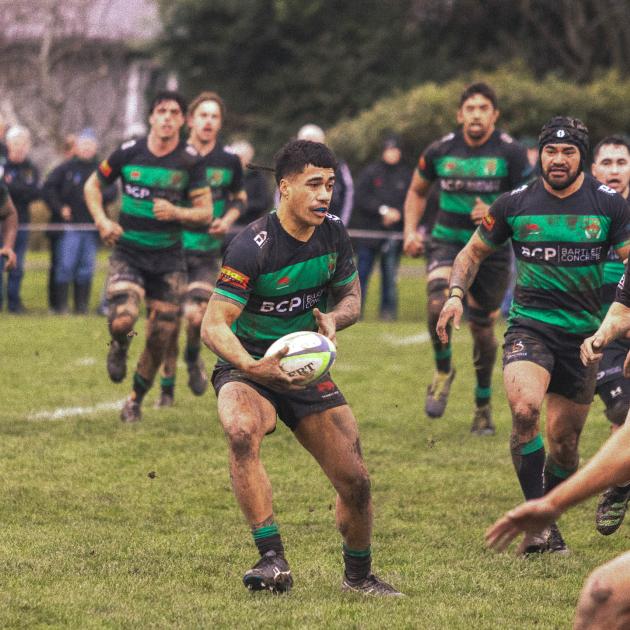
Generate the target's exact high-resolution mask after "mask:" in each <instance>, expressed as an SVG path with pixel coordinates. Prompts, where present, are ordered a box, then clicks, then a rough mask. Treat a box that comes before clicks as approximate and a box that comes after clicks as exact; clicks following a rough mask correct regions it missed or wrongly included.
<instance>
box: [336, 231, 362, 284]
mask: <svg viewBox="0 0 630 630" xmlns="http://www.w3.org/2000/svg"><path fill="white" fill-rule="evenodd" d="M338 223H339V232H340V239H339V249H338V253H337V264H336V266H335V273H334V274H333V277H332V278H331V281H330V283H331V285H332V286H333V287H342V286H344V285H346V284H349V283H350V282H352V281H353V280H354V279H355V278H356V277H357V267H356V265H355V262H354V254H353V251H352V243H351V242H350V237H349V236H348V232H347V231H346V228H345V227H344V226H343V224H342V223H341V221H338Z"/></svg>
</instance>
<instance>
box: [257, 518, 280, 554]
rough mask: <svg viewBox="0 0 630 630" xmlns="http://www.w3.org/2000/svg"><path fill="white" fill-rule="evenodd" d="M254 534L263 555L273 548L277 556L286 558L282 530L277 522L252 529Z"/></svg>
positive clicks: (259, 550) (259, 551)
mask: <svg viewBox="0 0 630 630" xmlns="http://www.w3.org/2000/svg"><path fill="white" fill-rule="evenodd" d="M252 536H253V537H254V542H255V543H256V547H258V553H260V555H261V556H264V555H265V554H266V553H267V552H268V551H270V550H272V549H273V551H275V552H276V555H277V556H280V557H281V558H284V546H283V544H282V538H280V530H279V529H278V526H277V525H276V524H275V523H272V524H271V525H265V526H264V527H259V528H257V529H252Z"/></svg>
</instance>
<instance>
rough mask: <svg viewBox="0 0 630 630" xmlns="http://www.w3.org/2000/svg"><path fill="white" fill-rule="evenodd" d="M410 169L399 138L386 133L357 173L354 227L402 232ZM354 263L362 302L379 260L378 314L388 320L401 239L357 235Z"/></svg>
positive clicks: (393, 310) (394, 310)
mask: <svg viewBox="0 0 630 630" xmlns="http://www.w3.org/2000/svg"><path fill="white" fill-rule="evenodd" d="M411 175H412V169H411V167H409V166H408V165H407V164H405V163H404V162H403V161H402V152H401V147H400V139H399V138H398V137H397V136H394V135H389V136H387V137H386V138H385V139H384V141H383V145H382V150H381V155H380V158H379V159H378V160H377V161H376V162H372V163H371V164H369V165H368V166H367V167H366V168H365V169H364V170H363V172H362V173H361V174H360V175H359V178H358V180H357V188H356V195H355V215H356V217H355V218H356V224H357V227H359V228H361V229H364V230H372V231H375V232H379V233H380V234H381V235H382V234H383V233H384V232H386V233H389V234H391V235H392V236H394V235H396V234H398V235H399V236H401V235H402V227H403V222H402V211H403V204H404V203H405V195H406V193H407V188H408V187H409V182H410V181H411ZM356 253H357V267H358V272H359V280H360V282H361V298H362V306H363V305H364V304H365V298H366V296H367V290H368V282H369V279H370V276H371V275H372V270H373V268H374V263H375V262H376V260H377V259H379V260H380V267H381V298H380V306H379V317H380V319H382V320H384V321H392V320H395V319H396V318H397V315H398V287H397V282H398V280H397V276H398V267H399V265H400V255H401V253H402V241H401V240H399V239H395V238H390V237H387V236H385V237H383V236H380V237H379V238H365V239H359V240H358V241H357V245H356Z"/></svg>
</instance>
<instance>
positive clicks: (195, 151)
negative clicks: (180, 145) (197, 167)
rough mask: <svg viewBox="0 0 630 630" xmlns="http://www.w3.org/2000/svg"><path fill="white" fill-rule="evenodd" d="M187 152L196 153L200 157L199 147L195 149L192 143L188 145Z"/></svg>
mask: <svg viewBox="0 0 630 630" xmlns="http://www.w3.org/2000/svg"><path fill="white" fill-rule="evenodd" d="M186 153H188V154H190V155H194V156H195V157H199V151H197V149H195V147H193V145H192V144H187V145H186Z"/></svg>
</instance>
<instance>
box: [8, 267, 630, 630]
mask: <svg viewBox="0 0 630 630" xmlns="http://www.w3.org/2000/svg"><path fill="white" fill-rule="evenodd" d="M31 261H32V265H31V268H30V269H29V271H28V273H27V276H26V279H25V290H24V300H25V303H26V305H27V306H28V307H30V308H31V312H30V313H29V314H28V315H26V316H22V317H16V316H9V315H6V314H2V315H0V322H1V327H2V354H1V356H2V361H1V364H0V365H1V370H0V373H1V382H2V385H0V387H1V395H0V400H1V401H2V404H1V406H0V433H1V437H0V449H1V454H0V462H1V464H0V465H1V470H2V475H1V477H0V484H1V486H0V487H1V492H2V499H1V502H0V518H1V522H2V534H3V535H2V537H1V538H0V579H1V581H2V588H1V589H0V626H1V627H6V628H12V627H29V628H30V627H41V628H44V627H73V628H93V627H109V628H118V627H121V628H122V627H127V628H129V627H134V628H161V627H178V628H197V627H204V628H254V627H269V628H273V627H277V628H289V627H292V628H319V627H328V628H383V627H388V628H448V629H450V628H470V627H472V626H474V627H475V629H476V630H481V629H486V628H488V629H490V628H533V627H536V628H567V627H569V626H570V622H571V619H572V616H573V608H574V606H575V602H576V600H577V597H578V593H579V590H580V587H581V584H582V582H583V580H584V578H585V576H586V575H587V574H588V572H589V571H590V570H591V569H592V568H594V567H595V566H596V565H598V564H600V563H602V562H604V561H606V560H608V559H610V558H612V557H613V556H615V555H617V554H618V553H620V552H621V551H623V550H625V548H626V547H627V543H628V539H627V536H628V534H627V532H628V529H627V526H624V527H623V528H622V529H621V531H620V532H619V533H618V534H616V535H615V536H613V537H611V538H604V537H602V536H600V535H599V534H597V533H596V532H595V530H594V525H593V521H594V505H595V501H594V500H592V501H590V502H589V503H587V504H584V505H582V506H580V507H578V508H576V509H574V510H573V511H571V512H570V513H569V514H568V515H566V516H565V517H563V519H562V521H561V528H562V531H563V533H564V534H565V538H566V539H567V542H568V544H569V546H570V548H571V550H572V555H571V556H569V557H568V558H559V557H542V558H534V559H530V560H527V561H524V560H520V559H517V558H515V557H514V556H513V555H511V554H503V555H496V554H493V553H490V552H488V551H486V550H485V549H484V546H483V532H484V530H485V528H486V527H487V526H488V525H489V524H490V523H491V522H492V521H493V520H494V519H495V518H496V517H497V516H499V515H500V514H501V513H502V512H503V511H504V510H506V509H507V508H509V507H511V506H512V505H514V504H515V503H516V502H519V501H520V500H521V495H520V490H519V488H518V483H517V481H516V478H515V475H514V472H513V469H512V464H511V460H510V456H509V451H508V432H509V424H510V423H509V414H508V411H507V407H506V404H505V398H504V396H503V391H502V385H501V382H500V368H499V367H497V369H496V373H495V390H496V392H497V393H496V397H495V402H494V409H495V420H496V423H497V427H498V431H497V435H496V436H495V437H492V438H478V437H473V436H471V435H470V434H469V426H470V420H471V414H472V409H473V402H472V390H473V384H474V383H473V374H472V367H471V359H470V355H471V344H470V341H469V336H468V333H467V332H466V331H461V332H460V333H459V334H458V335H457V337H456V341H455V357H456V359H455V360H456V365H457V366H458V370H459V371H458V376H457V379H456V380H455V382H454V388H453V392H452V397H451V400H450V402H449V406H448V409H447V413H446V416H445V417H444V418H443V419H441V420H438V421H429V420H428V419H426V418H425V417H424V416H423V414H422V413H421V409H422V405H423V397H424V390H425V388H426V384H427V382H428V381H429V379H430V377H431V372H432V362H431V348H430V344H429V343H428V342H427V341H426V340H424V337H422V336H420V335H419V333H421V332H423V331H424V330H425V326H424V323H423V320H424V317H423V315H422V312H423V301H424V298H423V295H422V279H421V277H420V274H419V267H417V266H416V267H407V266H405V267H404V268H403V270H402V271H403V273H402V274H401V275H402V278H401V301H402V306H401V319H400V321H398V322H396V323H392V324H383V323H379V322H377V321H375V318H374V313H375V304H374V296H375V294H376V289H377V286H376V282H377V279H375V281H374V282H375V284H374V286H373V287H372V290H371V294H370V301H369V304H368V309H367V315H366V319H365V321H364V322H361V323H359V324H358V325H356V326H354V327H353V328H351V329H349V330H348V331H344V332H343V333H341V334H340V338H339V358H338V363H337V365H336V367H335V370H334V376H335V379H336V380H337V382H338V383H339V385H340V386H341V388H342V389H343V391H344V393H345V395H346V397H347V398H348V400H349V401H350V403H351V405H352V407H353V409H354V411H355V414H356V416H357V418H358V419H359V423H360V427H361V434H362V442H363V450H364V454H365V458H366V460H367V463H368V466H369V469H370V473H371V477H372V484H373V494H374V503H375V535H374V543H373V549H374V566H375V569H376V570H377V572H378V573H379V574H380V575H381V576H383V577H384V578H386V579H388V580H390V581H391V582H392V583H393V584H395V585H396V586H397V587H399V588H400V589H401V590H403V591H404V592H405V593H406V594H407V597H406V598H405V599H401V600H395V601H391V600H388V601H383V600H378V601H377V600H372V599H361V598H356V597H353V596H345V595H343V594H342V593H341V592H340V590H339V586H340V581H341V571H342V562H341V554H340V548H341V542H340V539H339V536H338V534H337V533H336V531H335V529H334V515H333V510H332V505H333V503H334V493H333V492H332V490H331V487H330V486H329V484H328V482H327V481H326V479H325V478H324V476H323V475H322V474H321V473H320V471H319V470H318V468H317V466H316V464H315V463H314V462H313V461H312V460H311V459H310V457H309V456H308V455H307V454H306V453H305V452H304V451H303V450H301V447H300V446H299V445H298V444H297V442H296V441H295V440H294V439H293V438H292V436H291V434H290V432H289V431H288V430H287V429H286V428H285V427H284V426H280V425H281V423H279V428H278V430H277V431H276V432H275V434H273V435H272V436H270V437H269V438H267V440H266V441H265V445H264V449H263V457H264V461H265V464H266V466H267V469H268V471H269V474H270V476H271V479H272V482H273V485H274V493H275V511H276V515H277V519H278V522H279V523H280V526H281V531H282V534H283V537H284V540H285V548H286V550H287V557H288V559H289V561H290V563H291V567H292V570H293V573H294V578H295V587H294V590H293V592H292V593H291V594H290V595H289V596H287V597H274V596H269V595H268V594H266V593H259V594H251V593H249V592H247V591H246V590H245V589H244V588H243V586H242V584H241V577H242V573H243V571H244V570H245V569H246V568H248V567H249V566H250V565H251V564H252V563H253V562H254V561H255V560H256V550H255V547H254V545H253V543H252V541H251V537H250V534H249V532H248V529H247V527H246V526H245V524H244V523H243V520H242V517H241V515H240V513H239V511H238V509H237V507H236V504H235V501H234V499H233V497H232V494H231V490H230V485H229V477H228V472H227V457H226V447H225V443H224V439H223V436H222V432H221V430H220V427H219V424H218V421H217V416H216V410H215V399H214V396H213V394H211V393H208V394H207V395H206V396H204V397H202V398H195V397H193V396H192V394H190V392H189V391H188V390H187V389H186V387H185V370H183V369H182V368H181V367H180V373H179V376H180V381H181V382H180V383H179V385H178V389H177V405H176V407H175V408H173V409H170V410H156V409H153V403H154V400H155V397H156V394H155V392H151V393H150V394H149V395H148V397H147V401H146V405H145V413H144V419H143V421H142V422H141V423H139V424H138V425H133V426H126V425H123V424H121V423H120V421H119V420H118V401H121V399H122V398H124V396H125V395H126V394H127V393H128V391H127V388H128V387H129V380H128V381H127V383H126V384H124V385H119V386H116V385H114V384H112V383H110V382H109V381H108V379H107V376H106V373H105V367H104V359H105V353H106V343H107V341H108V337H107V331H106V325H105V321H104V319H102V318H99V317H97V316H95V315H94V316H86V317H71V316H69V317H53V316H49V315H47V314H46V311H45V306H44V303H45V290H44V286H45V272H44V270H43V258H42V257H41V255H33V256H31ZM100 281H102V277H100V278H99V282H100ZM97 284H98V283H97ZM138 332H139V334H140V336H139V338H138V339H136V340H135V341H134V343H133V344H132V352H131V361H130V365H131V366H133V364H134V362H135V359H136V358H137V356H138V353H139V351H140V349H141V345H142V341H141V339H142V325H141V324H139V325H138ZM405 339H408V342H407V343H406V344H405V343H403V340H405ZM206 359H207V362H208V363H211V362H212V360H211V356H210V353H208V352H206ZM72 408H74V409H72ZM55 410H56V414H55ZM607 431H608V427H607V425H606V422H605V420H604V417H603V413H602V408H601V405H600V403H596V404H595V405H594V407H593V411H592V413H591V417H590V418H589V421H588V423H587V426H586V429H585V432H584V437H583V442H582V456H583V457H589V456H590V455H592V454H593V452H594V451H595V450H596V449H597V447H598V446H599V444H601V442H602V441H603V440H604V439H605V437H606V436H607Z"/></svg>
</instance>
